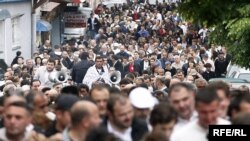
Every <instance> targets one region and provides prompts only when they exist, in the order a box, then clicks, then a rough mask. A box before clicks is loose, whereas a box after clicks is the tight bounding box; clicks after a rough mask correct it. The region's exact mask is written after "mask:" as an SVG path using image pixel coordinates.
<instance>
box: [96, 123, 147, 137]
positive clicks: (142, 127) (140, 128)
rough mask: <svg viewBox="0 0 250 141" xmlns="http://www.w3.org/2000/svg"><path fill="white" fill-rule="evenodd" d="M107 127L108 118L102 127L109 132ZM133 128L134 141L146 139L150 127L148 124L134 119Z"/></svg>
mask: <svg viewBox="0 0 250 141" xmlns="http://www.w3.org/2000/svg"><path fill="white" fill-rule="evenodd" d="M107 125H108V118H105V119H104V120H103V122H102V124H101V126H102V127H103V128H105V129H107V130H108V128H107V127H108V126H107ZM131 127H132V132H131V137H132V139H133V141H140V140H141V139H142V138H143V137H144V135H145V134H146V133H148V126H147V124H146V122H144V121H142V120H139V119H136V118H134V119H133V122H132V125H131Z"/></svg>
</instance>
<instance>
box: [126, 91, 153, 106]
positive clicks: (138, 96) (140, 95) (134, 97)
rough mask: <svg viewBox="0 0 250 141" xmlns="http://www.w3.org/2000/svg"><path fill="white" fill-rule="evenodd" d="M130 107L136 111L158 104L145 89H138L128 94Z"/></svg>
mask: <svg viewBox="0 0 250 141" xmlns="http://www.w3.org/2000/svg"><path fill="white" fill-rule="evenodd" d="M129 99H130V101H131V103H132V105H133V106H134V107H136V108H138V109H146V108H152V107H153V106H154V105H155V104H157V103H158V101H157V99H156V98H155V97H153V96H152V94H151V93H150V91H149V90H148V89H146V88H142V87H138V88H135V89H133V90H132V91H131V92H130V94H129Z"/></svg>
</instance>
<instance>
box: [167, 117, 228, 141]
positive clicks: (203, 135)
mask: <svg viewBox="0 0 250 141" xmlns="http://www.w3.org/2000/svg"><path fill="white" fill-rule="evenodd" d="M229 124H230V122H229V121H227V120H224V119H222V118H218V122H217V125H229ZM207 134H208V129H205V128H203V127H202V126H200V124H199V123H198V119H197V120H194V121H192V122H190V123H189V124H187V125H186V126H185V127H183V128H182V129H181V130H179V131H177V133H176V134H175V135H173V136H172V137H171V141H208V139H207Z"/></svg>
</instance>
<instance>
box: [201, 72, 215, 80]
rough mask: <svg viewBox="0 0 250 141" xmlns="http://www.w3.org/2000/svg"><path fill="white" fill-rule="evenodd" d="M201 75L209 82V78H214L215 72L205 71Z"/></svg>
mask: <svg viewBox="0 0 250 141" xmlns="http://www.w3.org/2000/svg"><path fill="white" fill-rule="evenodd" d="M201 75H202V77H203V78H204V79H206V80H207V81H209V80H210V79H211V78H215V77H216V75H215V72H213V71H205V72H203V73H202V74H201Z"/></svg>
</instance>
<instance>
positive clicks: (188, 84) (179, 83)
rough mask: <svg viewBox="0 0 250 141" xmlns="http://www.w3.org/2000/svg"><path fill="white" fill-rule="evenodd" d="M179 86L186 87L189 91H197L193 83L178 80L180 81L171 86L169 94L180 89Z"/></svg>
mask: <svg viewBox="0 0 250 141" xmlns="http://www.w3.org/2000/svg"><path fill="white" fill-rule="evenodd" d="M179 88H185V89H186V90H187V91H192V92H194V93H196V88H195V86H194V85H193V84H191V83H186V82H178V83H175V84H173V85H171V87H170V88H169V91H168V93H169V96H171V93H172V91H175V90H178V89H179Z"/></svg>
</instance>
